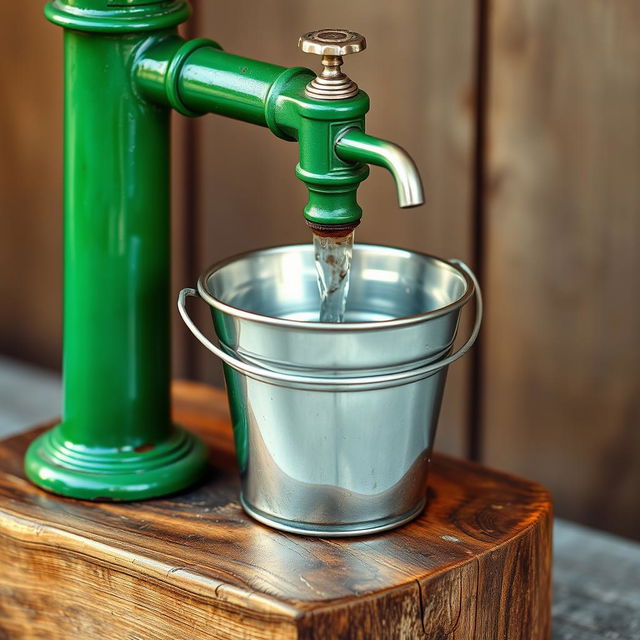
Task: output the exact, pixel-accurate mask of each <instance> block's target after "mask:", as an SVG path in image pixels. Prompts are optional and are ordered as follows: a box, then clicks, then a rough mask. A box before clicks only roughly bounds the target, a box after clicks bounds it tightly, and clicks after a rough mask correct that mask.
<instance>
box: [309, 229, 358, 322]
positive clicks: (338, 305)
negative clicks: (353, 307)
mask: <svg viewBox="0 0 640 640" xmlns="http://www.w3.org/2000/svg"><path fill="white" fill-rule="evenodd" d="M313 246H314V249H315V258H316V271H317V272H318V289H319V291H320V322H343V321H344V310H345V307H346V304H347V295H348V293H349V271H350V267H351V258H352V256H353V232H351V233H350V234H349V235H346V236H340V237H337V238H332V237H328V236H320V235H317V234H315V233H314V234H313Z"/></svg>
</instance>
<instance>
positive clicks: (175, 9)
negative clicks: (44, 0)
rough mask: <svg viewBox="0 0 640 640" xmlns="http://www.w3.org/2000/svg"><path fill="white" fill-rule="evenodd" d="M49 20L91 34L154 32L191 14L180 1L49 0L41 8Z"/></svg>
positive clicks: (175, 24) (181, 20) (179, 21)
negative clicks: (50, 0) (43, 7)
mask: <svg viewBox="0 0 640 640" xmlns="http://www.w3.org/2000/svg"><path fill="white" fill-rule="evenodd" d="M44 13H45V15H46V16H47V18H48V19H49V20H51V22H53V23H54V24H57V25H59V26H61V27H65V28H67V29H77V30H80V31H85V32H94V33H127V32H135V33H140V32H141V31H158V30H160V29H168V28H171V27H175V26H177V25H179V24H181V23H182V22H184V21H185V20H186V19H187V18H188V17H189V15H190V14H191V8H190V7H189V3H188V2H185V1H184V0H53V2H49V4H47V6H46V7H45V10H44Z"/></svg>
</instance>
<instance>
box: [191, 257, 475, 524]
mask: <svg viewBox="0 0 640 640" xmlns="http://www.w3.org/2000/svg"><path fill="white" fill-rule="evenodd" d="M352 269H353V271H352V274H351V291H350V295H349V300H348V303H347V320H348V322H346V323H344V324H325V323H319V322H317V321H316V319H317V315H318V312H319V295H318V291H317V285H316V282H315V270H314V264H313V250H312V248H311V246H310V245H308V246H307V245H301V246H289V247H278V248H274V249H266V250H262V251H255V252H252V253H248V254H244V255H242V256H238V257H235V258H232V259H230V260H227V261H225V262H223V263H220V264H218V265H216V266H214V267H212V268H211V269H209V270H208V271H207V272H206V273H205V274H204V275H203V276H202V278H201V279H200V281H199V283H198V292H199V294H200V296H201V297H202V298H204V299H205V300H206V301H207V302H208V303H209V304H210V305H211V307H212V314H213V318H214V324H215V328H216V333H217V334H218V337H219V339H220V342H221V347H222V349H223V354H224V355H228V356H230V359H229V360H228V361H229V362H230V363H231V366H229V365H227V364H225V379H226V382H227V391H228V394H229V402H230V408H231V415H232V419H233V424H234V432H235V440H236V448H237V455H238V460H239V464H240V471H241V477H242V503H243V505H244V506H245V509H246V510H247V512H248V513H249V514H250V515H252V516H253V517H255V518H256V519H258V520H260V521H261V522H264V523H266V524H269V525H270V526H273V527H275V528H278V529H282V530H285V531H289V532H294V533H301V534H304V535H321V536H350V535H363V534H366V533H373V532H376V531H382V530H384V529H387V528H392V527H394V526H399V525H400V524H402V523H404V522H406V521H407V520H408V519H410V518H412V517H414V516H415V515H417V514H418V513H419V512H420V510H421V509H422V505H423V503H424V497H425V486H426V478H427V472H428V464H429V460H430V457H431V449H432V446H433V439H434V435H435V429H436V423H437V417H438V413H439V409H440V404H441V400H442V393H443V390H444V384H445V379H446V371H447V365H448V364H450V362H451V359H450V358H446V356H447V355H448V354H449V352H450V351H451V348H452V344H453V340H454V338H455V333H456V329H457V326H458V319H459V314H460V311H461V308H462V306H463V305H464V304H465V303H466V302H467V301H468V300H469V299H470V297H471V296H472V295H473V293H474V289H475V291H476V296H477V299H478V314H477V322H476V327H475V328H474V332H473V334H472V336H471V338H470V340H469V341H467V344H466V345H465V346H464V347H463V348H462V349H461V350H459V351H458V352H457V353H456V354H455V356H452V357H459V356H460V355H461V354H462V353H464V351H466V350H467V349H468V348H469V347H470V346H471V343H472V341H473V340H474V339H475V337H476V335H477V331H478V328H479V321H480V315H481V312H482V306H481V297H480V292H479V289H478V288H477V287H474V280H475V278H474V277H473V275H472V274H470V272H468V268H467V267H466V266H464V265H460V266H458V265H454V264H452V263H449V262H446V261H444V260H440V259H438V258H434V257H432V256H427V255H423V254H417V253H413V252H409V251H404V250H401V249H392V248H389V247H380V246H372V245H358V246H357V247H356V248H355V249H354V260H353V266H352ZM189 293H190V292H185V291H183V292H182V293H181V297H180V304H181V313H183V312H184V300H185V296H186V295H189ZM183 316H186V312H184V313H183ZM186 319H187V318H186V317H185V320H186ZM189 323H190V321H189ZM189 323H188V324H189ZM225 360H227V358H225ZM243 367H244V368H245V369H246V370H249V374H247V371H243V370H242V368H243ZM418 370H420V371H421V374H420V375H414V374H415V372H416V371H418ZM425 370H426V371H427V373H425V372H424V371H425ZM434 370H435V371H434ZM252 371H257V372H258V375H253V373H251V372H252ZM283 378H285V379H283ZM367 378H371V379H384V380H385V382H384V383H380V382H378V383H377V384H376V383H375V382H371V383H370V384H361V383H362V382H363V381H366V380H367ZM314 380H315V381H320V380H324V381H325V382H328V383H331V386H327V387H326V388H323V387H322V385H316V386H314V385H313V382H314ZM353 382H356V383H357V384H356V385H354V384H352V383H353Z"/></svg>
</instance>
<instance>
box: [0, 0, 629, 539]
mask: <svg viewBox="0 0 640 640" xmlns="http://www.w3.org/2000/svg"><path fill="white" fill-rule="evenodd" d="M197 5H198V6H197V7H196V13H195V16H196V17H195V20H193V21H192V23H191V25H190V26H189V27H188V29H189V34H190V35H202V36H209V37H212V38H214V39H217V40H219V41H220V42H221V44H222V45H223V46H224V47H225V48H227V49H228V50H230V51H234V52H237V53H241V54H245V55H249V56H255V57H259V58H264V59H266V60H271V61H273V62H276V63H280V64H283V65H292V64H301V65H305V66H312V67H315V66H316V64H317V63H316V61H315V60H314V59H313V58H312V57H310V56H305V55H303V54H301V53H299V52H298V51H297V48H296V44H297V38H298V36H299V35H300V33H302V32H303V31H307V30H311V29H314V28H318V27H323V26H332V25H334V26H335V25H337V26H345V27H349V28H352V29H355V30H358V31H361V32H362V33H364V34H365V35H366V36H367V39H368V42H369V49H368V50H367V51H366V52H365V53H363V54H361V55H358V56H352V57H350V58H348V59H347V62H346V69H347V71H348V72H349V73H350V74H351V75H352V76H353V77H354V78H355V79H356V81H357V82H359V84H361V86H362V87H363V88H365V89H366V90H367V91H368V92H369V94H370V95H371V99H372V111H371V114H370V117H369V118H368V128H369V130H370V131H371V132H372V133H375V134H378V135H380V136H382V137H386V138H389V139H391V140H394V141H397V142H399V143H400V144H403V145H404V146H405V147H406V148H407V149H409V150H410V151H411V152H412V154H413V155H414V157H415V158H416V160H417V162H418V165H419V166H420V168H421V170H422V172H423V176H424V182H425V186H426V190H427V196H428V203H427V205H426V206H425V207H422V208H420V209H417V210H412V211H407V212H405V211H401V210H399V209H397V207H396V204H395V194H394V188H393V184H392V181H391V179H390V177H389V176H388V175H386V174H385V172H383V171H382V170H379V169H375V168H374V169H373V171H372V175H371V177H370V178H369V180H368V181H367V182H366V183H365V184H364V185H363V187H362V188H361V202H362V205H363V207H364V209H365V217H364V222H363V224H362V225H361V227H360V228H359V230H358V232H357V239H358V240H360V241H368V242H384V243H388V244H396V245H399V246H404V247H408V248H412V249H418V250H422V251H428V252H431V253H435V254H437V255H441V256H445V257H449V256H451V257H452V256H456V257H461V258H463V259H465V260H468V261H470V262H471V263H472V264H473V265H474V266H475V267H476V268H477V269H478V270H479V272H480V275H481V277H482V281H483V285H484V288H485V292H486V297H487V314H486V319H485V324H484V330H483V335H482V338H481V340H482V345H481V348H480V349H479V350H478V351H476V361H475V364H474V362H473V361H472V359H471V358H467V362H466V363H464V364H459V365H457V366H456V367H455V368H453V369H452V371H451V375H450V376H449V380H448V385H447V394H446V399H445V408H444V411H443V415H442V420H441V425H440V430H439V435H438V442H437V445H438V448H439V449H441V450H444V451H449V452H453V453H457V454H465V453H467V452H468V451H469V450H470V449H471V450H472V451H473V452H474V453H476V454H478V455H479V456H480V457H481V459H482V460H483V461H485V462H487V463H489V464H491V465H495V466H497V467H501V468H505V469H508V470H511V471H514V472H516V473H520V474H522V475H525V476H527V477H530V478H532V479H535V480H538V481H540V482H542V483H544V484H546V485H547V486H548V487H549V488H550V489H551V490H552V491H553V493H554V495H555V499H556V508H557V513H558V514H560V515H562V516H565V517H569V518H573V519H576V520H579V521H581V522H585V523H589V524H593V525H596V526H598V527H601V528H605V529H609V530H611V531H616V532H619V533H623V534H626V535H629V536H632V537H640V519H639V516H638V503H637V488H638V486H640V464H638V462H637V460H638V459H639V458H640V429H638V425H639V423H640V388H639V386H640V384H639V380H640V356H639V353H640V337H639V335H640V332H639V331H638V330H639V329H640V309H639V307H638V303H637V301H636V298H637V295H635V294H636V292H637V290H638V281H639V278H638V275H637V274H638V271H639V267H640V258H639V256H640V252H639V251H638V250H637V249H636V245H637V244H638V241H640V181H639V180H638V175H639V173H640V38H638V36H637V33H638V29H639V28H640V4H638V3H637V2H636V0H606V1H605V0H563V2H555V1H554V0H398V1H396V2H394V3H392V4H390V3H383V2H377V1H376V2H371V0H368V1H367V0H352V1H351V2H349V3H344V2H342V3H341V2H338V1H337V0H327V1H326V2H324V3H310V2H298V1H296V0H278V2H273V3H259V2H257V1H256V0H238V1H237V2H235V3H233V4H229V3H221V2H219V1H216V2H213V1H211V2H206V1H204V0H200V1H199V2H198V3H197ZM6 11H9V12H10V13H9V14H8V15H7V16H6V19H5V20H4V21H3V23H2V25H0V34H1V35H2V37H1V38H0V52H1V53H2V55H1V56H0V69H1V70H2V74H0V85H1V86H2V89H3V91H2V95H3V100H2V101H0V130H1V131H2V145H1V152H0V210H1V211H2V233H0V300H2V303H1V305H2V306H1V308H2V313H0V352H2V353H5V354H10V355H14V356H17V357H22V358H24V359H27V360H30V361H33V362H36V363H39V364H43V365H45V366H49V367H55V366H57V365H58V363H59V358H60V325H61V323H60V306H61V305H60V301H61V297H60V285H61V279H60V272H61V255H62V254H61V247H60V241H61V152H62V151H61V141H62V131H61V123H62V109H61V107H62V105H61V95H62V84H61V79H62V78H61V44H62V43H61V36H60V32H59V30H57V29H55V28H54V27H52V26H50V25H49V24H48V23H47V22H46V21H45V20H44V19H42V18H41V7H40V6H39V3H35V4H33V5H32V3H26V4H24V3H23V4H22V5H20V9H17V8H14V9H11V7H10V6H9V5H7V7H6ZM5 13H6V12H5ZM36 77H37V81H35V80H30V79H33V78H36ZM478 83H480V84H478ZM478 104H480V106H481V107H482V108H481V109H480V110H479V111H478V110H477V109H476V106H477V105H478ZM175 122H176V133H175V136H174V185H175V188H174V237H173V241H174V273H173V283H174V284H173V288H174V290H175V291H177V290H178V289H179V288H180V287H181V286H185V285H187V284H192V283H193V282H194V281H195V278H196V277H197V275H198V273H199V272H200V271H202V270H203V269H204V268H205V267H206V266H207V265H208V264H209V263H211V262H213V261H215V260H217V259H219V258H221V257H224V256H228V255H232V254H233V253H236V252H238V251H242V250H245V249H252V248H256V247H258V246H265V245H269V244H282V243H287V242H307V241H308V240H309V234H308V233H307V231H306V228H305V227H304V225H303V223H302V219H301V214H300V209H301V208H302V206H303V204H304V198H305V193H304V187H303V186H302V185H301V183H299V182H298V181H297V179H296V178H295V176H294V167H295V163H296V147H295V145H294V144H287V143H284V142H283V141H281V140H278V139H276V138H275V137H274V136H272V135H271V134H270V133H269V132H268V131H267V130H260V129H257V128H256V127H253V126H251V125H246V124H243V123H238V122H233V121H230V120H225V119H222V118H217V117H213V116H208V117H205V118H200V119H196V120H187V119H184V118H181V117H176V118H175ZM246 176H251V179H250V180H249V179H247V177H246ZM25 292H26V293H27V294H29V295H25ZM33 292H37V295H33ZM170 305H171V308H172V309H174V302H173V300H172V301H170ZM172 313H173V320H174V325H175V331H174V365H175V367H174V370H175V372H176V374H177V375H181V376H184V375H187V376H190V377H194V378H198V379H202V380H205V381H218V382H219V381H220V377H219V365H218V364H217V363H216V362H215V361H214V360H213V358H212V357H209V356H208V354H207V353H206V352H204V350H202V349H201V348H200V346H199V345H198V344H196V343H195V341H194V340H192V339H191V338H190V337H188V336H187V333H186V331H185V330H184V329H183V328H182V326H181V324H180V323H179V322H178V319H177V314H176V313H175V312H172ZM201 314H202V317H201V321H202V322H203V323H204V322H208V319H207V317H206V314H205V313H204V312H203V311H201Z"/></svg>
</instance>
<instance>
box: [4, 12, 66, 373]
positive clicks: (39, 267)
mask: <svg viewBox="0 0 640 640" xmlns="http://www.w3.org/2000/svg"><path fill="white" fill-rule="evenodd" d="M42 8H43V4H42V3H40V2H29V3H24V5H23V4H12V5H11V6H8V5H7V6H4V7H3V15H2V26H1V27H0V35H1V37H0V92H1V95H2V100H0V127H1V130H2V134H1V138H0V140H1V145H0V216H1V218H2V224H1V226H0V229H1V232H0V274H1V275H0V308H1V309H2V313H0V352H2V353H4V354H6V355H10V356H15V357H20V358H23V359H27V360H32V361H34V362H37V363H38V364H40V365H43V366H46V367H50V368H53V367H57V366H58V363H59V359H60V351H61V349H60V334H61V330H62V329H61V325H62V311H61V309H62V296H61V288H62V33H61V30H60V29H57V28H55V27H53V25H51V24H50V23H49V22H47V20H45V18H44V16H43V15H42Z"/></svg>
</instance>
